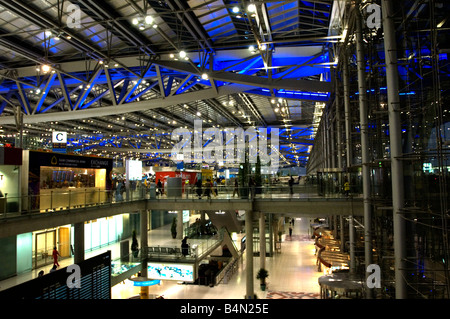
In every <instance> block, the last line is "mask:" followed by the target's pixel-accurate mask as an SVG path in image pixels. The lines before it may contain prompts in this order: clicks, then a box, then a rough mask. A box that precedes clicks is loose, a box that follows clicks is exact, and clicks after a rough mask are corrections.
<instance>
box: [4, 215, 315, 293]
mask: <svg viewBox="0 0 450 319" xmlns="http://www.w3.org/2000/svg"><path fill="white" fill-rule="evenodd" d="M194 218H195V216H194ZM310 222H311V221H310V219H308V218H297V219H296V221H295V224H294V228H293V232H292V236H289V232H288V229H287V228H288V226H289V225H286V226H285V227H286V232H285V233H286V235H283V242H282V245H281V252H280V253H275V254H274V256H273V257H268V258H266V269H267V270H268V272H269V277H268V279H267V282H268V287H267V289H266V290H265V291H261V289H260V287H259V281H258V280H257V279H256V278H255V279H254V291H255V294H256V295H257V297H258V298H260V299H264V298H268V299H278V298H318V297H317V296H318V294H319V290H320V289H319V285H318V278H319V277H320V276H321V275H322V273H321V272H318V271H317V267H316V257H315V256H314V251H315V249H314V241H313V240H312V239H311V234H310V233H309V229H310V228H309V225H310ZM169 227H170V225H166V226H164V227H161V228H158V229H154V230H151V231H149V235H148V243H149V245H166V246H176V245H179V242H180V241H179V240H175V239H172V238H171V237H170V235H169V236H168V234H170V230H169ZM107 250H110V251H111V255H112V258H113V259H115V258H118V257H119V256H120V247H119V244H118V243H117V244H114V245H111V246H108V247H104V248H102V249H99V250H96V251H93V252H89V253H86V256H85V257H86V259H87V258H90V257H92V256H95V255H98V254H101V253H103V252H105V251H107ZM245 258H247V256H246V254H245V253H244V254H243V257H242V258H241V260H240V261H239V262H238V270H237V271H236V272H235V273H234V275H233V276H232V277H231V278H230V280H229V281H228V282H227V283H221V284H219V285H217V286H214V287H209V286H203V285H193V284H182V283H179V282H176V281H162V282H161V284H160V285H156V286H151V287H149V295H150V298H154V297H156V296H163V297H164V298H165V299H205V298H206V299H242V298H244V296H245V293H246V277H245V276H246V271H245ZM253 258H254V274H255V276H256V272H257V270H258V269H259V268H260V267H259V265H260V257H253ZM72 263H73V259H71V258H68V259H64V260H62V261H61V262H60V265H61V267H66V266H68V265H70V264H72ZM50 269H51V265H49V266H45V267H42V268H39V269H35V270H33V271H31V272H27V273H24V274H20V275H17V276H15V277H12V278H10V279H7V280H3V281H1V282H0V290H3V289H7V288H8V287H12V286H14V285H18V284H20V283H22V282H25V281H28V280H31V279H33V278H35V277H37V275H38V273H39V271H40V270H44V272H45V273H48V272H49V271H50ZM111 292H112V298H113V299H128V298H138V296H139V293H140V288H139V287H135V286H133V282H132V281H129V280H126V281H124V282H122V283H120V284H117V285H115V286H114V287H112V289H111Z"/></svg>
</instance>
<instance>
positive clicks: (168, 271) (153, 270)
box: [147, 262, 194, 282]
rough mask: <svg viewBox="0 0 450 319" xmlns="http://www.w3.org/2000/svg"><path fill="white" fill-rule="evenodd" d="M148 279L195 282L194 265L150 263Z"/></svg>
mask: <svg viewBox="0 0 450 319" xmlns="http://www.w3.org/2000/svg"><path fill="white" fill-rule="evenodd" d="M147 276H148V278H151V279H159V280H176V281H185V282H194V265H189V264H171V263H152V262H149V263H148V274H147Z"/></svg>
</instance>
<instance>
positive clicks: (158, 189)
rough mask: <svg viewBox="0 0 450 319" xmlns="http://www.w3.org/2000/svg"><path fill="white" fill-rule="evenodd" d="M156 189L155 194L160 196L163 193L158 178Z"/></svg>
mask: <svg viewBox="0 0 450 319" xmlns="http://www.w3.org/2000/svg"><path fill="white" fill-rule="evenodd" d="M156 191H157V195H158V196H162V194H163V187H162V183H161V180H160V179H158V184H156Z"/></svg>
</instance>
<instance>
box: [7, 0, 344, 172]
mask: <svg viewBox="0 0 450 319" xmlns="http://www.w3.org/2000/svg"><path fill="white" fill-rule="evenodd" d="M337 2H340V1H332V0H328V1H327V0H321V1H274V2H256V1H248V2H241V1H239V2H238V1H199V0H194V1H180V0H170V1H165V2H160V1H136V0H126V1H125V0H113V1H89V0H80V1H72V2H69V1H62V0H61V1H60V0H49V1H44V0H30V1H0V57H1V58H0V126H1V129H2V132H1V134H2V139H3V140H2V141H3V142H4V143H5V142H8V141H11V139H13V136H14V135H17V133H18V132H19V131H20V129H22V130H23V133H24V137H25V140H27V141H39V145H40V146H41V147H43V148H45V147H47V146H48V147H49V146H50V135H51V131H52V130H62V131H67V132H68V133H69V139H70V141H71V148H70V150H71V151H74V152H76V153H91V154H102V155H107V156H111V155H122V156H123V155H126V154H127V151H128V152H129V151H130V150H135V153H139V154H140V155H139V156H140V157H141V158H146V157H148V156H154V154H155V153H158V150H160V151H161V152H160V153H162V154H164V153H167V152H165V151H162V150H163V149H167V148H170V147H171V145H172V144H173V143H174V141H171V140H170V136H169V137H167V135H168V134H170V132H171V131H172V130H174V129H175V128H177V127H180V126H182V127H187V128H190V129H191V128H193V123H194V120H195V119H202V120H203V123H204V126H208V125H211V126H212V125H214V126H219V127H230V126H232V127H248V126H264V127H267V126H276V127H280V128H283V129H287V131H283V133H280V144H281V147H280V155H281V156H282V157H283V158H285V159H286V160H285V161H284V163H285V164H286V165H296V164H297V165H301V166H304V165H305V164H306V162H307V159H308V156H309V151H310V149H311V145H312V144H313V134H314V133H313V131H312V123H313V116H314V109H315V104H316V102H320V103H326V102H327V101H328V99H329V96H330V92H331V88H332V84H331V82H330V79H331V76H330V68H331V67H332V66H333V65H334V57H333V52H332V44H333V43H335V42H336V41H338V40H339V38H340V35H339V34H338V33H339V32H337V33H336V32H335V31H336V30H335V29H336V21H339V10H336V3H337ZM250 4H253V5H255V8H256V9H255V11H253V12H250V11H249V10H248V5H250ZM147 16H151V17H152V20H153V21H151V23H146V22H150V21H149V20H148V18H147V20H146V17H147ZM332 24H333V25H332ZM250 46H252V47H253V49H249V48H250ZM181 51H184V52H185V53H186V54H185V56H180V52H181ZM44 65H46V66H49V69H48V70H45V71H44V70H43V66H44ZM19 115H20V116H19ZM18 119H22V120H23V122H22V120H19V121H18ZM20 123H22V124H20ZM286 132H288V134H287V133H286ZM8 137H9V140H8ZM155 139H156V140H157V141H158V142H157V143H155V142H154V141H155ZM46 145H47V146H46ZM128 148H130V150H128ZM110 149H114V151H111V150H110ZM136 150H139V151H137V152H136ZM145 150H151V151H150V152H146V151H145Z"/></svg>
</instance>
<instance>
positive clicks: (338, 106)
mask: <svg viewBox="0 0 450 319" xmlns="http://www.w3.org/2000/svg"><path fill="white" fill-rule="evenodd" d="M336 74H337V72H336ZM335 83H336V143H337V168H339V169H342V156H341V155H342V145H341V143H342V141H341V137H342V126H341V95H340V94H339V82H338V81H337V79H336V81H335ZM340 182H341V181H339V184H340Z"/></svg>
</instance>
